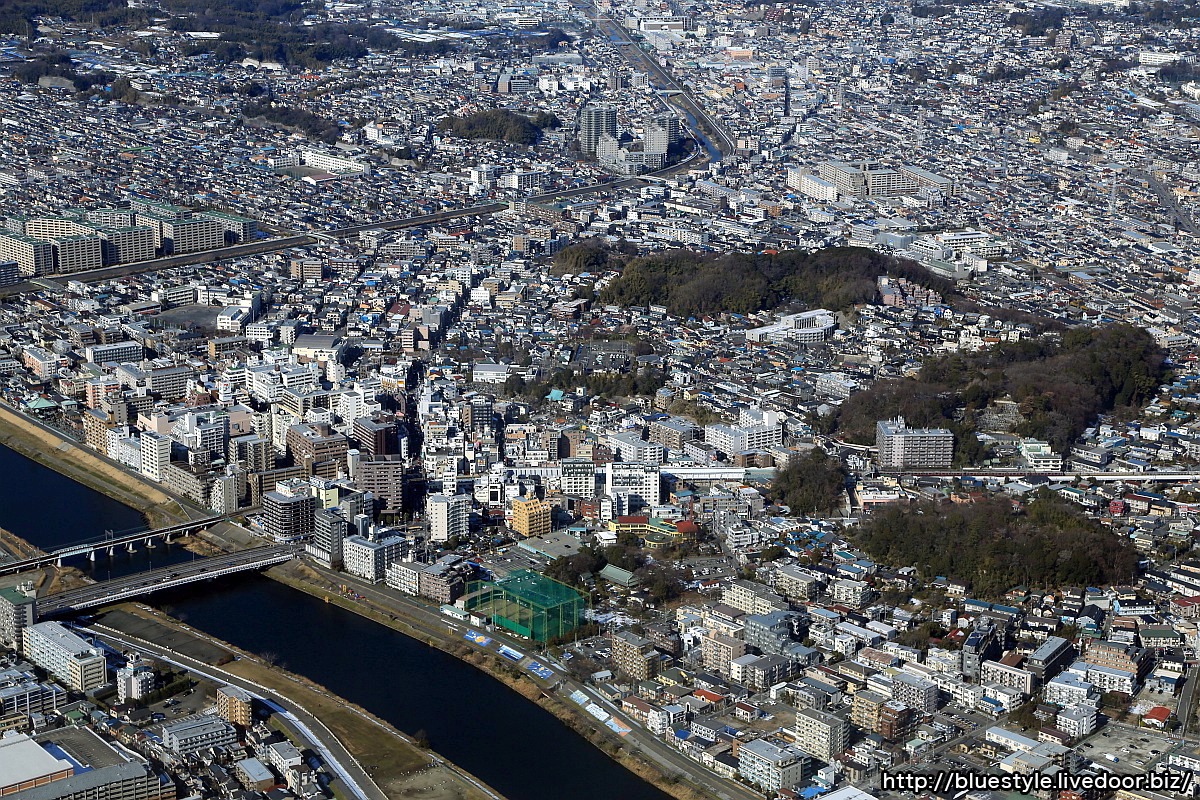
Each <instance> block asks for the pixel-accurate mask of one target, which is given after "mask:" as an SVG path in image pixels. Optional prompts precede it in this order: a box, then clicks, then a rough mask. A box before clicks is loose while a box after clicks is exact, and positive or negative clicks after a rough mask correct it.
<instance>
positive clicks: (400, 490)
mask: <svg viewBox="0 0 1200 800" xmlns="http://www.w3.org/2000/svg"><path fill="white" fill-rule="evenodd" d="M407 473H408V466H407V463H406V461H405V459H404V457H403V456H399V455H391V456H376V457H375V458H372V459H369V460H367V459H364V460H362V461H360V462H359V464H358V475H357V477H356V480H357V482H358V488H359V490H360V491H363V492H370V493H371V495H372V496H373V497H374V498H375V500H376V503H377V509H378V511H379V513H381V514H399V513H401V512H402V511H404V485H405V476H406V475H407Z"/></svg>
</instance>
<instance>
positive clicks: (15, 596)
mask: <svg viewBox="0 0 1200 800" xmlns="http://www.w3.org/2000/svg"><path fill="white" fill-rule="evenodd" d="M28 586H29V587H30V591H29V592H24V591H21V589H19V588H16V587H12V586H7V587H5V588H3V589H0V644H3V645H4V646H5V647H10V648H13V649H19V648H20V646H21V643H22V642H23V641H24V632H25V629H26V628H28V627H29V626H30V625H32V624H34V623H35V622H37V600H36V599H35V597H34V596H33V594H32V584H28Z"/></svg>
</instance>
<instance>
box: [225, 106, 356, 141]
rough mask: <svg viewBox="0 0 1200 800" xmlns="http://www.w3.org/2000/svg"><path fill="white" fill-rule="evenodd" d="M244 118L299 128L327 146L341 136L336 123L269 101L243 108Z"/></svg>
mask: <svg viewBox="0 0 1200 800" xmlns="http://www.w3.org/2000/svg"><path fill="white" fill-rule="evenodd" d="M242 116H244V117H246V118H247V119H265V120H267V121H268V122H273V123H275V124H276V125H283V126H284V127H287V128H297V129H299V130H301V131H304V133H305V134H307V135H308V136H309V138H312V139H319V140H320V141H322V142H325V143H327V144H333V143H334V142H336V141H337V140H338V137H339V136H341V128H339V127H338V124H337V123H336V122H334V121H332V120H328V119H325V117H322V116H320V115H319V114H314V113H312V112H311V111H307V110H305V109H303V108H297V107H296V106H289V105H280V104H278V103H271V102H269V101H265V102H254V103H247V104H246V105H245V106H244V107H243V108H242Z"/></svg>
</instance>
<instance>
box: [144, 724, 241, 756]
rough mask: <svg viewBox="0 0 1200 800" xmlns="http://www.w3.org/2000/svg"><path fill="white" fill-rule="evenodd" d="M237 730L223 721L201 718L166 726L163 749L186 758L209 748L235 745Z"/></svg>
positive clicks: (163, 733)
mask: <svg viewBox="0 0 1200 800" xmlns="http://www.w3.org/2000/svg"><path fill="white" fill-rule="evenodd" d="M237 739H238V735H237V729H236V728H234V727H233V726H232V725H230V724H229V723H228V722H226V721H225V720H223V719H218V718H217V717H212V716H207V715H206V716H201V717H199V718H198V719H188V720H184V721H182V722H176V723H174V724H172V725H167V726H166V727H164V728H163V731H162V740H163V747H165V748H167V749H168V750H170V751H171V752H173V753H175V754H176V755H180V756H186V755H188V754H189V753H196V752H199V751H200V750H206V749H208V748H210V747H229V746H230V745H234V744H237Z"/></svg>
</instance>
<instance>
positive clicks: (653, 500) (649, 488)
mask: <svg viewBox="0 0 1200 800" xmlns="http://www.w3.org/2000/svg"><path fill="white" fill-rule="evenodd" d="M605 494H607V495H608V496H609V497H611V498H612V499H613V501H614V506H615V508H614V512H615V513H620V514H632V513H634V512H635V511H637V510H638V509H640V508H643V507H645V506H656V505H658V504H659V502H661V478H660V472H659V466H658V464H643V463H639V462H622V461H617V462H614V463H612V464H609V465H608V480H607V484H606V486H605Z"/></svg>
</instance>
